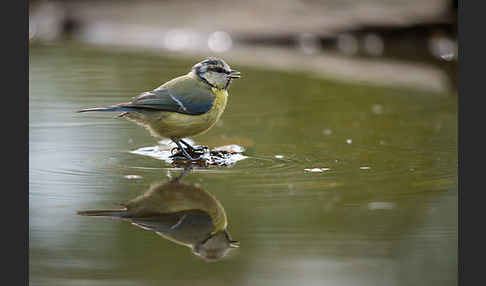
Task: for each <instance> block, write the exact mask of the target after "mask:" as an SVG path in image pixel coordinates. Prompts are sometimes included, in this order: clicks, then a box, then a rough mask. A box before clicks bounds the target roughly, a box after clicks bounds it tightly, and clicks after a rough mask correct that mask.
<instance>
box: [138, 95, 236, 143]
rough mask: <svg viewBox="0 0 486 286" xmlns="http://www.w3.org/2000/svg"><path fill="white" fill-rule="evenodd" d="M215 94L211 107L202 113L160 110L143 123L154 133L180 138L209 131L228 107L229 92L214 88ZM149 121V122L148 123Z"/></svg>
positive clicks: (159, 135)
mask: <svg viewBox="0 0 486 286" xmlns="http://www.w3.org/2000/svg"><path fill="white" fill-rule="evenodd" d="M212 92H213V93H214V95H215V97H216V98H215V99H214V102H213V106H212V107H211V109H210V110H209V111H208V112H206V113H204V114H201V115H187V114H181V113H176V112H160V114H159V115H158V116H155V117H152V118H151V119H150V121H149V122H145V124H143V125H144V126H145V127H147V129H149V130H150V132H151V133H152V135H154V136H158V137H165V138H175V139H180V138H184V137H190V136H196V135H199V134H202V133H204V132H206V131H208V130H209V129H210V128H211V127H212V126H213V125H214V124H215V123H216V122H217V121H218V120H219V118H220V117H221V115H222V114H223V112H224V109H225V108H226V102H227V99H228V92H227V91H226V90H218V89H215V88H212ZM147 123H148V124H147Z"/></svg>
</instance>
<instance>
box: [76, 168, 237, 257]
mask: <svg viewBox="0 0 486 286" xmlns="http://www.w3.org/2000/svg"><path fill="white" fill-rule="evenodd" d="M191 169H192V167H191V166H188V167H186V168H185V169H184V172H183V173H182V174H181V175H180V176H179V177H177V178H175V179H172V180H170V181H169V182H166V183H160V184H156V185H154V186H152V187H151V188H150V189H149V190H148V191H147V192H145V193H144V194H143V195H140V196H138V197H136V198H134V199H133V200H131V201H129V202H128V203H126V204H121V206H122V207H123V208H122V209H117V210H86V211H79V212H78V215H82V216H102V217H112V218H119V219H123V220H127V221H130V222H131V223H132V224H133V225H135V226H138V227H141V228H143V229H146V230H150V231H154V232H155V233H157V234H158V235H160V236H162V237H164V238H166V239H168V240H170V241H173V242H175V243H178V244H181V245H185V246H187V247H190V248H191V249H192V253H194V254H195V255H197V256H200V257H202V258H204V259H205V260H209V261H213V260H218V259H221V258H223V257H224V256H226V254H228V252H229V250H230V249H231V248H237V247H239V242H238V241H235V240H232V238H231V236H230V234H229V232H228V230H227V224H228V221H227V218H226V213H225V211H224V209H223V206H222V205H221V203H220V202H219V201H218V200H216V198H215V197H214V196H213V195H211V194H210V193H208V192H206V191H205V190H203V189H201V188H198V187H196V186H194V185H189V184H184V183H182V182H181V179H182V178H183V177H184V176H185V175H186V174H187V173H188V172H189V171H190V170H191Z"/></svg>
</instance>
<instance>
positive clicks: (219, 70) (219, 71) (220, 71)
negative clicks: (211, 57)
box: [208, 67, 229, 74]
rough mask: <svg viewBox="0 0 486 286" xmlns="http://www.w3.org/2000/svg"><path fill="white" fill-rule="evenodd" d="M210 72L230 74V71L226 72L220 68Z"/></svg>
mask: <svg viewBox="0 0 486 286" xmlns="http://www.w3.org/2000/svg"><path fill="white" fill-rule="evenodd" d="M208 70H210V71H213V72H218V73H225V74H229V72H228V71H225V70H224V69H223V68H220V67H214V68H209V69H208Z"/></svg>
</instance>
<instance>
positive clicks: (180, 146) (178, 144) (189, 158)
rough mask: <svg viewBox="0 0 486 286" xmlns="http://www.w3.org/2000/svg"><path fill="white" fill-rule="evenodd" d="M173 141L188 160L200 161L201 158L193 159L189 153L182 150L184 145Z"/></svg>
mask: <svg viewBox="0 0 486 286" xmlns="http://www.w3.org/2000/svg"><path fill="white" fill-rule="evenodd" d="M172 141H174V143H176V145H177V147H178V148H179V149H181V151H182V154H184V157H186V159H188V160H190V161H197V160H199V158H197V159H194V158H192V157H191V155H189V153H187V151H186V149H184V148H182V145H181V143H180V142H179V140H172Z"/></svg>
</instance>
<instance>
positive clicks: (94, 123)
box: [29, 0, 458, 286]
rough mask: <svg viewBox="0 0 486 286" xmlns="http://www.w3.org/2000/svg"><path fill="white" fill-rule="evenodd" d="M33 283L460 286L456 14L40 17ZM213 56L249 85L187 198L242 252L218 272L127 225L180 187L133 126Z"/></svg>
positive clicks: (183, 10) (38, 9) (292, 10)
mask: <svg viewBox="0 0 486 286" xmlns="http://www.w3.org/2000/svg"><path fill="white" fill-rule="evenodd" d="M29 3H30V4H29V42H30V46H29V281H30V284H31V285H117V286H120V285H160V284H169V285H188V284H196V285H212V286H214V285H299V284H301V285H359V286H365V285H373V286H376V285H383V286H394V285H416V286H419V285H427V286H429V285H441V286H444V285H457V234H458V233H457V211H458V208H457V202H458V199H457V192H458V187H457V182H458V178H457V164H458V161H457V158H458V156H457V66H458V58H457V55H458V44H457V9H458V1H451V0H428V1H419V0H392V1H385V0H361V1H354V0H322V1H317V0H301V1H291V0H281V1H263V0H247V1H222V0H208V1H187V0H179V1H143V0H140V1H122V0H119V1H116V0H98V1H94V0H92V1H86V0H85V1H75V0H71V1H41V0H37V1H29ZM207 56H217V57H221V58H223V59H224V60H225V61H226V62H228V63H229V65H230V66H231V67H232V68H234V69H237V70H239V71H241V72H242V78H241V79H239V80H235V81H233V82H232V84H231V87H230V89H229V93H230V97H229V101H228V105H227V107H226V110H225V113H224V114H223V116H222V117H221V119H220V121H219V122H218V123H217V124H216V125H215V126H214V127H213V128H212V129H211V130H210V131H209V132H208V133H206V134H203V135H201V136H198V137H196V138H192V139H193V140H195V144H196V145H199V144H201V145H207V146H209V147H211V148H214V147H220V146H226V145H230V144H236V145H238V146H240V147H241V148H243V149H244V152H243V154H244V155H245V156H247V158H246V159H244V160H241V161H239V162H237V163H236V164H234V165H232V166H229V167H211V168H208V169H196V170H194V171H193V172H191V173H190V174H188V175H187V176H186V177H185V178H184V180H183V183H184V184H188V185H195V186H197V187H198V188H201V189H203V190H204V191H206V192H208V193H210V194H211V195H213V196H214V197H215V199H216V200H217V201H218V202H219V203H220V204H221V206H222V207H223V208H224V210H225V213H226V216H227V219H228V229H229V232H230V233H231V236H232V238H233V239H235V240H238V241H240V245H241V246H240V247H239V248H237V249H231V250H230V251H229V252H228V254H227V255H226V256H225V257H223V258H222V259H220V260H218V261H215V262H207V261H205V260H203V259H201V258H200V257H197V256H195V255H193V254H192V253H191V251H190V249H188V248H187V247H185V246H182V245H178V244H176V243H174V242H172V241H169V240H168V239H164V238H163V237H161V236H158V235H156V234H155V233H153V232H151V231H146V230H143V229H141V228H138V227H136V226H133V225H131V224H130V223H129V222H124V221H117V220H112V219H104V218H92V217H80V216H77V215H76V212H77V211H79V210H87V209H110V208H117V207H118V205H117V203H124V202H128V201H130V200H132V199H133V198H135V197H137V196H139V195H140V194H143V193H144V192H146V191H147V190H148V189H149V188H150V186H152V185H154V184H158V183H165V182H167V181H168V180H170V178H174V177H176V176H177V175H179V174H180V173H181V169H180V168H174V167H173V166H171V165H170V164H167V163H166V162H165V161H161V160H158V159H157V158H155V157H151V156H144V155H143V154H142V155H140V152H139V153H138V154H137V153H136V152H135V153H134V151H136V150H145V152H146V153H150V150H157V148H158V147H160V146H163V145H164V142H159V141H158V139H156V138H153V137H151V136H150V135H149V134H148V132H146V131H145V130H144V129H143V128H140V127H139V126H136V125H135V124H133V123H131V122H128V121H125V120H120V119H114V118H113V117H114V116H115V115H116V114H106V113H102V114H89V115H88V114H79V113H75V111H76V110H79V109H81V108H86V107H93V106H100V105H107V104H114V103H119V102H124V101H127V100H129V99H130V98H132V97H134V96H136V95H138V94H140V93H142V92H144V91H148V90H151V89H153V88H155V87H158V86H159V85H161V84H162V83H164V82H166V81H167V80H169V79H172V78H174V77H176V76H179V75H182V74H185V73H187V72H189V70H190V68H191V67H192V65H194V64H195V63H197V62H199V61H200V60H202V59H203V58H205V57H207Z"/></svg>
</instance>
